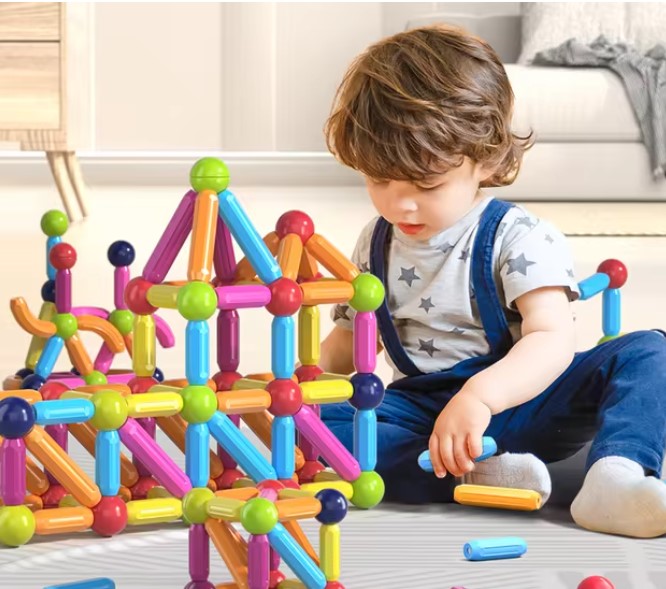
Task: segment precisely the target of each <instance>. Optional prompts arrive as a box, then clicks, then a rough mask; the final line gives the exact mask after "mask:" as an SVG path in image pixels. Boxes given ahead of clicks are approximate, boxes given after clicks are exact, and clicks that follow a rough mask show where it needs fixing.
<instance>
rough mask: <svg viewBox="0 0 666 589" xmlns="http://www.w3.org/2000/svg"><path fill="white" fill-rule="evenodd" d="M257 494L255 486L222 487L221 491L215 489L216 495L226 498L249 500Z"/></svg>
mask: <svg viewBox="0 0 666 589" xmlns="http://www.w3.org/2000/svg"><path fill="white" fill-rule="evenodd" d="M257 495H259V491H258V490H257V489H256V487H240V488H238V489H223V490H222V491H215V496H216V497H226V498H227V499H240V500H241V501H249V500H250V499H254V498H255V497H256V496H257Z"/></svg>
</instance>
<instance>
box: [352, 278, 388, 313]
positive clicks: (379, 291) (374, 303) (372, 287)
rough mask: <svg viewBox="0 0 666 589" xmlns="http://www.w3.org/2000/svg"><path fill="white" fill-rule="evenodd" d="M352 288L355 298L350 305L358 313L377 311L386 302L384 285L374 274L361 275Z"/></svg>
mask: <svg viewBox="0 0 666 589" xmlns="http://www.w3.org/2000/svg"><path fill="white" fill-rule="evenodd" d="M352 286H353V287H354V296H353V297H352V298H351V300H350V301H349V304H350V306H351V307H352V309H355V310H356V311H361V312H367V311H376V310H377V309H378V308H379V306H380V305H381V304H382V302H383V301H384V285H383V284H382V281H381V280H379V278H377V277H376V276H375V275H374V274H367V273H365V274H359V275H358V276H357V277H356V278H354V280H353V282H352Z"/></svg>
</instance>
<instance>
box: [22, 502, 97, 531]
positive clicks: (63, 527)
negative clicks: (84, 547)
mask: <svg viewBox="0 0 666 589" xmlns="http://www.w3.org/2000/svg"><path fill="white" fill-rule="evenodd" d="M92 524H93V513H92V511H91V510H90V509H88V508H87V507H56V508H54V509H42V510H41V511H38V512H37V513H35V534H37V535H39V536H48V535H51V534H67V533H71V532H83V531H84V530H89V529H90V527H91V526H92Z"/></svg>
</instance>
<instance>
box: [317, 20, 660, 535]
mask: <svg viewBox="0 0 666 589" xmlns="http://www.w3.org/2000/svg"><path fill="white" fill-rule="evenodd" d="M512 109H513V92H512V89H511V86H510V84H509V81H508V79H507V75H506V72H505V70H504V68H503V66H502V64H501V62H500V60H499V58H498V57H497V55H496V54H495V52H494V51H493V50H492V49H491V48H490V47H489V46H488V45H487V44H486V43H484V42H483V41H481V40H480V39H477V38H475V37H472V36H470V35H468V34H466V33H465V32H463V31H461V30H458V29H453V28H449V27H427V28H421V29H416V30H412V31H409V32H405V33H400V34H397V35H395V36H393V37H390V38H388V39H385V40H383V41H380V42H379V43H377V44H375V45H373V46H371V47H370V48H369V49H368V50H367V51H366V52H365V53H363V54H362V55H361V56H359V57H358V58H357V59H356V61H355V62H354V63H353V64H352V66H351V68H350V69H349V71H348V72H347V74H346V76H345V78H344V80H343V82H342V84H341V86H340V88H339V90H338V93H337V97H336V101H335V104H334V108H333V111H332V114H331V116H330V119H329V121H328V122H327V126H326V135H327V140H328V145H329V148H330V149H331V151H332V153H333V154H335V156H336V157H337V158H338V159H339V160H340V161H341V162H343V163H344V164H346V165H348V166H350V167H352V168H354V169H356V170H358V171H360V172H361V173H362V174H363V175H364V176H365V179H366V183H367V188H368V192H369V194H370V198H371V199H372V202H373V204H374V206H375V208H376V209H377V212H378V213H379V217H377V218H376V219H374V220H372V221H371V222H370V223H369V224H368V225H367V227H366V228H365V229H364V230H363V232H362V234H361V236H360V238H359V240H358V243H357V246H356V249H355V251H354V255H353V259H354V261H355V263H357V264H358V265H359V267H360V268H361V269H362V270H366V271H370V272H372V273H373V274H375V275H376V276H378V277H379V278H380V279H381V280H382V281H383V283H384V285H385V287H386V293H387V294H386V302H385V304H384V306H383V307H381V308H380V309H379V310H378V312H377V316H378V324H379V328H380V339H381V345H382V346H383V348H384V349H385V351H386V353H387V356H388V359H389V361H390V363H391V364H392V366H393V368H394V371H395V381H394V382H393V383H392V384H391V385H389V387H388V388H387V391H386V395H385V399H384V402H383V404H382V405H381V406H380V407H379V408H378V411H377V420H378V445H379V457H378V464H377V470H378V472H379V473H380V474H381V475H382V477H383V478H384V481H385V483H386V496H385V498H386V500H387V501H399V502H414V503H421V502H444V501H450V500H451V495H452V488H453V486H454V485H455V484H456V479H455V477H462V480H463V481H464V482H467V483H474V484H485V485H493V486H503V487H518V488H532V489H534V490H537V491H539V492H540V493H541V494H542V496H543V501H544V502H545V501H546V500H547V499H548V495H549V494H550V488H551V487H550V478H549V475H548V471H547V469H546V467H545V465H544V462H555V461H558V460H562V459H564V458H566V457H568V456H571V455H573V454H574V453H575V452H577V451H578V450H579V449H581V448H582V447H583V446H584V445H585V443H586V442H588V441H590V440H594V442H593V444H592V448H591V451H590V454H589V458H588V462H587V467H586V470H587V473H586V477H585V481H584V484H583V487H582V488H581V490H580V492H579V494H578V496H577V497H576V499H575V501H574V503H573V504H572V507H571V513H572V516H573V518H574V520H575V521H576V522H577V523H578V524H579V525H581V526H583V527H585V528H587V529H590V530H595V531H599V532H607V533H615V534H623V535H628V536H635V537H654V536H659V535H662V534H665V533H666V485H664V484H663V483H662V482H661V481H660V480H659V478H658V477H659V475H660V473H661V467H662V458H663V454H664V444H665V441H666V440H665V437H666V436H665V432H666V419H665V418H666V391H664V388H665V387H666V339H665V338H664V334H663V333H662V332H658V331H642V332H636V333H632V334H629V335H626V336H623V337H620V338H617V339H614V340H611V341H609V342H607V343H604V344H602V345H600V346H597V347H595V348H593V349H591V350H588V351H585V352H581V353H575V337H574V319H573V314H572V309H571V306H570V302H571V301H574V300H575V299H576V298H577V297H578V294H579V293H578V288H577V284H576V281H575V279H574V272H573V262H572V257H571V255H570V252H569V250H568V247H567V244H566V241H565V239H564V237H563V235H562V234H561V233H560V232H559V231H558V230H557V229H555V228H554V227H553V226H551V225H549V224H548V223H546V222H544V221H541V220H539V219H537V218H536V217H534V216H533V215H531V214H530V213H529V212H527V211H526V210H524V209H523V208H521V207H517V206H512V205H510V204H508V203H505V202H502V201H500V200H497V199H494V198H493V197H492V196H486V195H485V194H484V193H482V192H481V191H480V188H481V187H493V186H503V185H508V184H510V183H511V182H512V181H513V180H514V178H515V176H516V174H517V172H518V169H519V167H520V162H521V159H522V154H523V152H524V150H525V149H526V148H528V147H529V143H530V139H531V138H530V137H527V138H520V137H517V136H516V135H514V134H513V133H512V131H511V116H512ZM563 173H566V171H565V170H563ZM333 312H334V314H333V317H334V320H335V323H336V327H335V328H334V330H333V331H332V333H331V334H330V335H329V336H328V337H327V338H326V340H325V342H324V343H323V346H322V358H321V366H322V368H323V369H324V370H326V371H329V372H336V373H346V374H349V373H351V372H352V371H353V364H352V341H353V340H352V334H351V331H350V329H351V326H352V319H353V311H352V310H351V309H350V308H349V307H348V306H343V305H337V306H336V307H334V309H333ZM353 413H354V410H353V409H352V408H351V407H350V406H349V405H346V404H341V405H333V406H324V407H323V408H322V417H323V419H324V420H325V422H326V423H327V424H328V425H329V427H330V428H331V430H332V431H333V432H334V433H335V434H336V435H337V436H338V437H339V438H340V440H341V441H342V442H343V443H344V444H345V446H346V447H347V448H349V449H350V450H351V448H352V446H353V439H352V432H353ZM483 435H489V436H492V437H493V438H494V439H495V440H496V441H497V444H498V446H499V448H500V450H501V451H502V452H503V453H501V454H500V455H498V456H495V457H493V458H491V459H489V460H487V461H485V462H481V463H478V464H475V463H474V462H473V459H474V458H475V457H477V456H479V455H480V454H481V447H480V442H481V437H482V436H483ZM426 448H429V449H430V455H431V459H432V462H433V465H434V469H435V473H436V475H437V476H433V475H432V474H428V473H426V472H423V471H421V470H420V468H419V467H418V464H417V457H418V455H419V453H420V452H422V451H423V450H425V449H426ZM446 475H450V476H446Z"/></svg>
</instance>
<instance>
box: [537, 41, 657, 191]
mask: <svg viewBox="0 0 666 589" xmlns="http://www.w3.org/2000/svg"><path fill="white" fill-rule="evenodd" d="M665 34H666V33H665ZM532 63H533V65H558V66H572V67H607V68H609V69H611V70H612V71H614V72H615V73H616V74H618V75H619V76H620V78H621V79H622V82H623V83H624V86H625V88H626V91H627V95H628V97H629V101H630V102H631V106H632V108H633V110H634V113H635V115H636V119H637V121H638V124H639V126H640V128H641V133H642V136H643V142H644V143H645V147H646V148H647V150H648V153H649V154H650V163H651V167H652V171H653V174H654V176H655V178H661V179H663V178H664V176H665V175H666V47H664V45H655V46H654V47H653V48H652V49H650V51H648V52H647V53H646V54H645V55H641V54H640V53H639V52H638V51H637V50H636V49H635V48H634V47H632V46H631V45H627V44H625V43H610V42H609V41H608V39H606V38H605V37H604V36H603V35H602V36H600V37H598V38H597V39H596V40H595V41H593V42H592V43H581V42H580V41H576V39H569V40H568V41H566V42H565V43H562V44H561V45H559V46H558V47H554V48H553V49H547V50H546V51H541V52H539V53H537V54H536V56H535V57H534V60H533V62H532Z"/></svg>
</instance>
